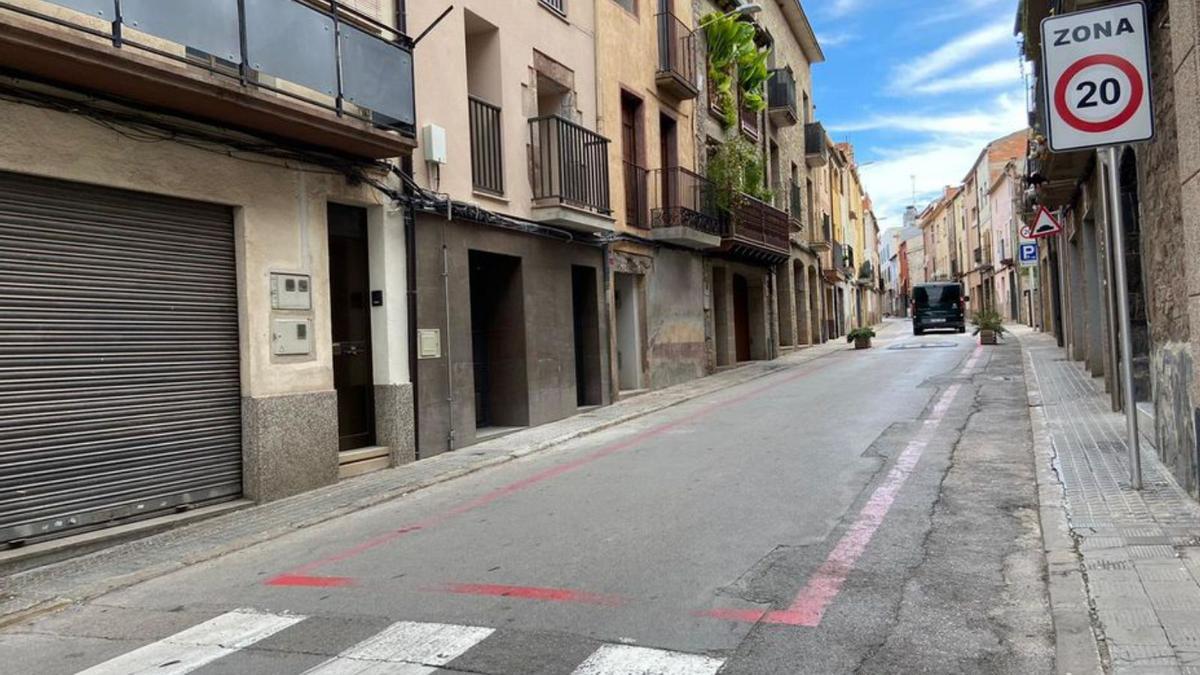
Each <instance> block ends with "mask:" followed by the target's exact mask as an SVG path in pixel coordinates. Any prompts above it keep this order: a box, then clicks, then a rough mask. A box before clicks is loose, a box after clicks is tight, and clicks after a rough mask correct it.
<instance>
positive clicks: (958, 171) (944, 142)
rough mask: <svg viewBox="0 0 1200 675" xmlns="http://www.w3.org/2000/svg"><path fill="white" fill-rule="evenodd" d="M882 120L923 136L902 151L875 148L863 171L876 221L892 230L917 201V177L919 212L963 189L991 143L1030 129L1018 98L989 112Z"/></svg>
mask: <svg viewBox="0 0 1200 675" xmlns="http://www.w3.org/2000/svg"><path fill="white" fill-rule="evenodd" d="M879 120H880V121H883V120H887V121H889V122H890V123H892V124H893V126H892V127H890V128H893V129H894V128H898V127H897V126H895V125H896V124H899V125H900V127H899V128H903V129H907V130H910V131H915V132H918V133H919V134H920V136H919V139H920V140H914V141H912V142H910V143H907V144H906V145H904V146H901V147H887V148H872V149H871V153H870V154H871V155H872V156H873V157H877V159H875V160H874V161H872V162H871V163H869V164H866V165H864V166H863V167H862V168H861V169H860V172H861V175H862V179H863V184H864V187H865V188H866V189H867V192H868V193H869V194H870V195H871V200H872V201H873V202H874V204H875V212H876V215H878V216H879V217H881V218H885V217H886V218H887V220H885V221H884V222H885V223H886V226H887V227H893V226H899V225H901V224H902V221H903V216H904V209H905V207H907V206H908V205H909V204H910V203H912V201H913V197H912V194H913V177H915V178H916V191H917V208H918V209H919V208H922V207H923V206H924V205H925V204H926V203H928V202H929V201H930V200H932V199H934V198H936V197H937V196H938V195H940V194H941V192H942V190H943V189H944V188H945V187H946V186H947V185H958V184H959V183H960V182H961V181H962V179H963V176H965V175H966V173H967V171H969V170H970V168H971V165H972V164H973V163H974V162H975V159H976V158H977V157H978V156H979V153H980V152H981V151H982V150H983V148H984V147H985V146H986V145H987V144H988V143H989V142H991V141H994V140H996V139H997V138H1000V137H1002V136H1004V135H1005V134H1009V133H1012V132H1013V131H1016V130H1017V129H1020V128H1022V127H1023V126H1024V125H1025V124H1026V117H1025V106H1024V103H1023V102H1020V101H1019V98H1018V97H1017V96H1015V95H1004V96H999V97H997V98H996V99H995V100H994V101H993V102H992V104H991V106H990V108H989V110H988V111H967V112H962V113H957V114H950V115H942V116H935V115H930V116H924V117H922V116H920V115H912V116H904V117H892V118H879ZM838 128H839V129H840V128H841V127H838ZM869 128H871V129H882V128H889V127H885V126H871V127H869ZM860 154H862V153H860Z"/></svg>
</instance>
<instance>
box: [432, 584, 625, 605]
mask: <svg viewBox="0 0 1200 675" xmlns="http://www.w3.org/2000/svg"><path fill="white" fill-rule="evenodd" d="M429 590H431V591H439V592H442V593H454V594H457V595H490V596H494V597H500V598H518V599H521V600H541V601H543V602H570V603H578V604H583V605H602V606H604V607H619V606H620V605H623V604H625V599H624V598H621V597H619V596H615V595H600V594H598V593H585V592H583V591H573V590H570V589H566V588H539V587H537V586H504V585H501V584H446V585H444V586H439V587H436V588H432V589H429Z"/></svg>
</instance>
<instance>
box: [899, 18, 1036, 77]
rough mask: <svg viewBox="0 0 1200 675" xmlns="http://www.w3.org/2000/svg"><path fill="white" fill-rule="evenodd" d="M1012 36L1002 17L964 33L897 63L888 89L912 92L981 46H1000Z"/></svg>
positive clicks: (961, 62) (962, 62)
mask: <svg viewBox="0 0 1200 675" xmlns="http://www.w3.org/2000/svg"><path fill="white" fill-rule="evenodd" d="M1012 39H1013V37H1012V24H1011V21H1009V20H1007V19H1006V20H1002V21H998V22H996V23H993V24H990V25H987V26H984V27H983V28H980V29H979V30H976V31H973V32H971V33H967V34H966V35H963V36H960V37H958V38H956V39H954V40H951V41H950V42H948V43H946V44H944V45H942V46H941V47H939V48H937V49H935V50H933V51H932V52H929V53H927V54H924V55H922V56H919V57H917V58H915V59H913V60H911V61H908V62H906V63H902V64H900V65H899V66H898V67H897V68H896V69H895V72H894V76H893V83H892V88H893V90H895V91H898V92H907V91H912V90H913V89H915V88H916V87H917V86H918V85H921V84H925V83H927V81H928V80H929V79H930V78H933V77H937V76H939V75H941V74H943V73H945V72H947V71H952V70H954V69H957V68H961V67H962V66H963V65H964V64H965V63H966V62H967V61H968V60H969V59H970V58H972V57H974V56H977V55H979V53H980V52H981V51H983V50H985V49H989V48H991V47H996V46H999V45H1003V44H1004V43H1006V42H1009V41H1011V40H1012Z"/></svg>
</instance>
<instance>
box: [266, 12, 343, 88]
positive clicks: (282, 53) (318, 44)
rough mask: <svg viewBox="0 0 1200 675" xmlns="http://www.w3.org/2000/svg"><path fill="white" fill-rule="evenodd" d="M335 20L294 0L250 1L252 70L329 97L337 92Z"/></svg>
mask: <svg viewBox="0 0 1200 675" xmlns="http://www.w3.org/2000/svg"><path fill="white" fill-rule="evenodd" d="M333 36H334V29H333V18H332V17H330V16H329V15H328V14H325V13H323V12H318V11H317V10H315V9H312V8H311V7H307V6H305V5H302V4H299V3H297V2H295V1H294V0H246V49H247V51H248V52H249V53H248V54H247V60H248V61H249V63H250V67H251V68H253V69H254V70H257V71H259V72H261V73H263V74H266V75H271V76H273V77H277V78H280V79H283V80H287V81H289V82H294V83H296V84H299V85H303V86H305V87H308V88H309V89H312V90H313V91H318V92H321V93H324V94H327V95H329V96H334V95H336V92H337V50H336V49H335V48H334V47H335V44H334V39H333Z"/></svg>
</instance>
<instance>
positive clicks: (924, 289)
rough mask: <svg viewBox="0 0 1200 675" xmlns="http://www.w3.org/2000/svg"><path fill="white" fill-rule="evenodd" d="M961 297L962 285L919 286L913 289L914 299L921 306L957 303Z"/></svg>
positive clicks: (940, 305)
mask: <svg viewBox="0 0 1200 675" xmlns="http://www.w3.org/2000/svg"><path fill="white" fill-rule="evenodd" d="M960 299H962V287H961V286H917V287H916V288H914V289H913V300H915V301H916V302H917V305H918V306H920V307H942V306H945V305H957V304H958V301H959V300H960Z"/></svg>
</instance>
